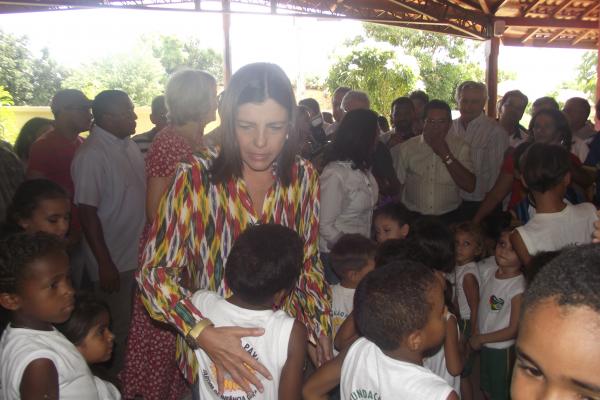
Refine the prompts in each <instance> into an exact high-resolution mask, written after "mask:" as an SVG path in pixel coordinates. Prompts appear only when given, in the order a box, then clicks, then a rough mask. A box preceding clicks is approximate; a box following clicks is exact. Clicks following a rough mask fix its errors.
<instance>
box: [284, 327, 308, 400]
mask: <svg viewBox="0 0 600 400" xmlns="http://www.w3.org/2000/svg"><path fill="white" fill-rule="evenodd" d="M306 342H307V340H306V328H305V327H304V325H302V324H301V323H300V322H298V321H294V326H293V327H292V334H291V335H290V341H289V343H288V357H287V360H286V362H285V365H284V366H283V369H282V370H281V379H280V381H279V395H278V398H279V400H283V399H291V400H300V399H301V398H302V396H301V394H302V380H303V379H302V378H303V375H304V359H305V356H306Z"/></svg>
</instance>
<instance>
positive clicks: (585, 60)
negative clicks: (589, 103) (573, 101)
mask: <svg viewBox="0 0 600 400" xmlns="http://www.w3.org/2000/svg"><path fill="white" fill-rule="evenodd" d="M597 67H598V52H597V51H586V52H585V53H584V54H583V56H582V57H581V62H580V63H579V65H578V66H577V76H576V78H575V86H576V88H577V89H578V90H581V91H582V92H584V93H585V94H586V95H588V97H589V98H592V99H593V98H594V96H595V94H596V79H597V72H596V71H597Z"/></svg>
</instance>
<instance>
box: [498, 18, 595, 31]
mask: <svg viewBox="0 0 600 400" xmlns="http://www.w3.org/2000/svg"><path fill="white" fill-rule="evenodd" d="M498 19H501V20H504V22H506V25H507V26H522V27H532V28H562V29H598V22H597V21H581V20H579V19H564V18H523V17H508V18H498Z"/></svg>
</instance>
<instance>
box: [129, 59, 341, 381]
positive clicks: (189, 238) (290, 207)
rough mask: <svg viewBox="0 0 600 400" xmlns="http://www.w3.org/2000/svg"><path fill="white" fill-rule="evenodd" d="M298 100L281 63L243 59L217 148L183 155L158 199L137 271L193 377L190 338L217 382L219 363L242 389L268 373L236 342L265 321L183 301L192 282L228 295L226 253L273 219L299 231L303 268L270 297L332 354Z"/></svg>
mask: <svg viewBox="0 0 600 400" xmlns="http://www.w3.org/2000/svg"><path fill="white" fill-rule="evenodd" d="M295 107H296V100H295V97H294V93H293V90H292V86H291V84H290V81H289V79H288V78H287V76H286V75H285V73H284V72H283V71H282V70H281V68H279V67H278V66H276V65H273V64H265V63H256V64H250V65H247V66H245V67H243V68H241V69H240V70H239V71H238V72H237V73H235V74H234V75H233V76H232V78H231V82H230V84H229V86H228V87H227V89H226V90H225V93H224V95H223V98H222V103H221V106H220V108H219V111H220V114H221V118H222V121H221V127H220V130H221V133H222V135H223V140H222V147H221V149H220V152H219V155H218V156H217V155H215V152H214V151H212V150H211V149H208V150H206V151H204V152H201V153H198V154H196V155H195V156H194V157H193V159H192V160H191V161H190V162H189V163H186V164H180V166H179V168H178V170H177V172H176V177H175V181H174V183H173V184H172V186H171V188H170V190H169V192H168V194H167V195H166V197H164V198H163V199H162V201H161V204H160V206H159V211H158V216H157V218H156V220H155V221H154V224H153V225H152V228H151V231H150V233H149V237H148V242H147V244H146V248H145V250H144V253H143V255H142V269H141V273H140V276H139V278H138V281H139V284H140V287H141V289H142V296H143V301H144V303H145V305H146V308H147V309H148V311H149V312H150V314H151V315H152V317H154V318H155V319H158V320H160V321H165V322H168V323H169V324H171V325H172V326H173V327H175V328H176V329H177V330H178V331H179V332H180V334H181V335H180V336H179V338H178V343H177V344H178V352H177V355H178V360H179V362H180V367H182V369H183V371H184V374H185V375H186V377H188V379H190V380H194V379H195V377H196V376H197V365H196V360H195V357H194V353H193V351H191V349H190V346H191V347H192V348H194V347H201V348H202V349H204V350H205V351H206V352H207V353H208V355H209V356H210V357H211V358H212V359H213V361H214V362H215V364H216V365H217V368H218V370H219V376H220V379H219V388H220V389H222V386H223V372H227V373H229V375H230V376H231V377H232V378H233V380H234V381H235V382H236V383H238V384H239V385H240V386H241V387H242V388H244V390H246V391H250V385H249V383H251V384H253V385H254V386H256V387H257V388H259V389H261V388H262V385H261V384H260V380H259V378H258V376H257V375H255V373H254V371H256V372H258V373H259V374H260V375H262V376H264V377H267V378H268V377H269V376H270V374H269V371H267V370H266V369H265V368H264V366H262V365H261V364H260V363H259V362H258V361H256V360H255V359H254V358H253V357H252V356H251V355H250V354H248V353H247V352H246V351H244V350H243V349H242V348H241V345H240V338H241V337H243V336H258V335H261V334H262V333H263V332H262V329H258V328H241V327H227V328H215V327H213V326H211V325H210V324H208V322H209V321H206V322H204V321H203V317H202V310H197V309H196V308H195V307H194V306H193V304H192V303H191V301H190V296H191V294H192V292H193V291H194V290H197V289H208V290H213V291H215V292H217V293H219V294H221V295H223V296H227V295H229V290H228V288H227V285H226V283H225V281H224V279H223V276H224V266H225V261H226V260H227V256H228V254H229V251H230V249H231V246H232V244H233V242H234V240H235V238H236V237H237V236H238V235H239V234H240V233H241V232H242V231H243V230H244V229H245V228H246V227H247V226H248V225H251V224H261V223H278V224H281V225H284V226H287V227H290V228H292V229H294V230H295V231H296V232H298V234H299V235H300V237H302V238H303V240H304V269H303V272H302V274H301V276H300V278H299V280H298V283H297V285H296V287H295V289H294V290H293V291H292V292H291V293H290V295H289V296H288V297H287V299H286V300H285V301H284V302H283V304H276V305H274V306H277V307H281V308H283V309H284V310H286V311H287V312H288V313H289V314H290V315H292V316H295V317H296V318H298V319H299V320H300V321H301V322H303V323H304V324H305V325H306V327H307V329H308V332H309V333H310V335H311V338H312V342H313V343H314V344H315V345H316V347H315V350H316V354H317V357H316V358H317V362H318V363H320V362H322V361H324V360H326V359H329V358H330V357H331V339H330V335H331V321H330V291H329V287H328V286H327V284H326V282H325V280H324V277H323V268H322V265H321V262H320V260H319V251H318V231H319V218H318V217H319V177H318V175H317V173H316V171H315V170H314V169H313V167H312V166H311V164H310V163H308V162H306V161H305V160H303V159H301V158H300V157H298V156H297V155H296V154H297V147H298V142H299V138H298V131H297V129H296V128H295V123H294V122H295V121H294V119H295V118H294V109H295ZM184 282H186V284H184ZM184 338H185V339H184ZM186 344H187V345H186ZM244 364H245V365H246V366H247V367H246V366H244ZM248 367H249V368H250V369H249V368H248ZM248 382H249V383H248Z"/></svg>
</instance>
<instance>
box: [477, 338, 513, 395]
mask: <svg viewBox="0 0 600 400" xmlns="http://www.w3.org/2000/svg"><path fill="white" fill-rule="evenodd" d="M514 364H515V348H514V346H511V347H508V348H506V349H492V348H489V347H483V348H482V349H481V366H480V368H481V377H480V383H481V390H483V391H484V392H485V393H486V394H487V395H488V396H489V399H490V400H508V399H509V398H510V379H511V376H512V369H513V366H514Z"/></svg>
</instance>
